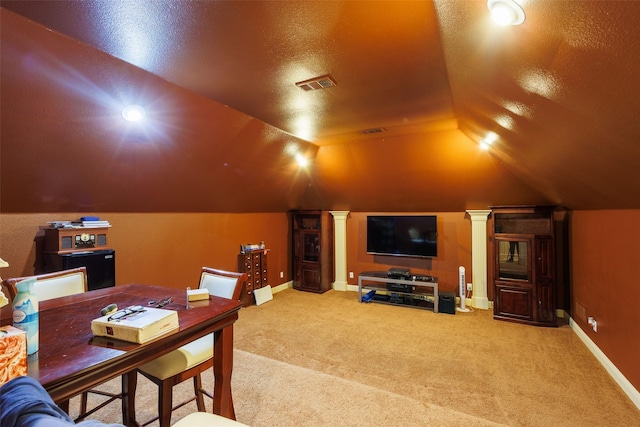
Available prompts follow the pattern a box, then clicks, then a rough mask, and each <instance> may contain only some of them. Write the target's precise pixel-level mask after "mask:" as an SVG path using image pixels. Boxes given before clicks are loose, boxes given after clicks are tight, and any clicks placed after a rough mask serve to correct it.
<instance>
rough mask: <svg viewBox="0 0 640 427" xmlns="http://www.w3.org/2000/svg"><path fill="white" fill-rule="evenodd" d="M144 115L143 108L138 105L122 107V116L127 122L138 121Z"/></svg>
mask: <svg viewBox="0 0 640 427" xmlns="http://www.w3.org/2000/svg"><path fill="white" fill-rule="evenodd" d="M144 116H145V111H144V108H142V107H141V106H139V105H127V106H126V107H124V108H123V109H122V117H123V118H124V119H125V120H126V121H128V122H139V121H140V120H142V119H144Z"/></svg>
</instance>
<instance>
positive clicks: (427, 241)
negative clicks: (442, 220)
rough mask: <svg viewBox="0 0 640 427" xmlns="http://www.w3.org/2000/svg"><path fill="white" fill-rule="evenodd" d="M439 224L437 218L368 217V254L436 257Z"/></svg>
mask: <svg viewBox="0 0 640 427" xmlns="http://www.w3.org/2000/svg"><path fill="white" fill-rule="evenodd" d="M437 223H438V221H437V217H436V216H435V215H395V216H392V215H378V216H367V253H368V254H374V255H393V256H411V257H423V258H427V257H436V256H438V228H437Z"/></svg>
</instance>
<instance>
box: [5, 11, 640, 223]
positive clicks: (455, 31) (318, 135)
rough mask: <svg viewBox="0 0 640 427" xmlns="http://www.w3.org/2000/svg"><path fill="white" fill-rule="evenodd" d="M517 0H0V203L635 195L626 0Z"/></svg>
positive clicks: (637, 157) (415, 205)
mask: <svg viewBox="0 0 640 427" xmlns="http://www.w3.org/2000/svg"><path fill="white" fill-rule="evenodd" d="M518 1H519V2H520V3H521V4H522V5H523V7H524V9H525V13H526V17H527V19H526V21H525V22H524V24H522V25H520V26H517V27H497V26H495V25H493V24H492V23H491V22H490V19H489V16H488V11H487V7H486V2H484V1H482V0H480V1H460V0H435V1H433V2H431V1H424V2H423V1H407V2H404V1H388V2H385V1H362V2H358V1H331V2H302V1H291V2H290V1H275V2H267V1H257V2H251V1H247V2H231V1H176V0H172V1H144V0H138V1H121V0H112V1H97V0H96V1H92V0H87V1H82V2H79V1H55V2H49V1H32V0H29V1H4V0H3V1H0V4H1V6H2V9H0V13H1V18H2V22H1V33H2V46H1V48H2V57H1V61H2V63H1V65H2V70H1V72H2V73H1V76H0V78H1V81H0V83H1V89H2V91H1V93H0V98H1V106H0V107H1V108H2V110H1V126H2V128H1V137H2V139H1V141H0V142H1V146H0V149H1V150H2V151H1V153H0V154H2V157H1V167H2V168H1V170H0V174H1V175H0V177H1V178H2V181H1V182H0V185H1V189H2V194H1V200H0V201H1V205H0V209H1V211H2V212H65V211H132V212H171V211H221V212H263V211H284V210H287V209H291V208H300V207H303V208H316V207H319V208H325V209H349V210H355V211H458V210H463V209H484V208H486V207H487V206H490V205H497V204H534V203H545V204H558V205H561V206H565V207H568V208H571V209H607V208H640V196H639V195H638V191H637V190H638V187H639V185H638V184H639V179H638V174H637V172H636V169H637V167H638V166H637V165H638V164H639V163H640V162H639V161H640V124H639V123H638V120H637V119H636V117H635V116H636V114H637V112H638V111H640V108H639V107H640V101H639V100H638V96H637V94H638V93H640V90H639V89H640V60H639V59H638V52H640V26H638V25H637V22H639V20H640V2H626V1H621V2H612V1H590V2H583V1H547V0H529V1H525V0H518ZM325 74H329V75H330V76H331V77H332V78H333V79H334V80H335V82H336V86H335V87H331V88H327V89H322V90H316V91H306V92H305V91H303V90H301V89H300V88H298V87H297V86H296V85H295V83H296V82H300V81H304V80H307V79H311V78H314V77H317V76H322V75H325ZM128 102H133V103H138V104H141V105H144V106H145V108H146V109H147V117H146V121H145V123H144V124H141V125H131V124H126V123H124V121H123V120H122V119H121V118H120V117H119V114H120V109H121V108H122V106H124V105H125V104H126V103H128ZM378 128H382V129H383V130H384V131H383V132H380V133H364V134H363V133H362V131H363V130H367V129H378ZM490 133H493V134H495V136H496V138H497V139H496V141H495V142H494V143H493V145H492V147H491V148H490V149H489V150H488V151H482V150H481V149H480V148H479V142H480V141H481V140H483V139H484V138H486V137H487V136H488V135H489V134H490ZM296 150H298V151H300V152H303V153H305V154H306V155H307V156H310V157H311V158H312V162H311V164H310V165H309V167H308V169H299V168H298V167H297V166H296V165H295V164H294V162H293V155H294V154H295V152H296Z"/></svg>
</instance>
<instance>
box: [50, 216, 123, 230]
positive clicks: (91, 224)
mask: <svg viewBox="0 0 640 427" xmlns="http://www.w3.org/2000/svg"><path fill="white" fill-rule="evenodd" d="M47 224H49V225H50V226H51V227H53V228H108V227H111V224H110V223H109V221H107V220H101V219H100V218H98V217H97V216H83V217H82V218H80V219H79V220H76V221H49V222H47Z"/></svg>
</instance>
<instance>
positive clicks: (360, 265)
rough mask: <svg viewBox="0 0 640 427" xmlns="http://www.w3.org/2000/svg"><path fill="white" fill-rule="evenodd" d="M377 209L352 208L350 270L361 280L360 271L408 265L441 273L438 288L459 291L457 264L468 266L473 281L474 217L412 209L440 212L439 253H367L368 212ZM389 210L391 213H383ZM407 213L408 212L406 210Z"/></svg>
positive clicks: (354, 282) (354, 281)
mask: <svg viewBox="0 0 640 427" xmlns="http://www.w3.org/2000/svg"><path fill="white" fill-rule="evenodd" d="M368 214H374V213H367V212H352V213H350V214H349V218H348V219H347V272H353V273H354V278H353V279H347V282H348V283H349V284H351V285H357V284H358V274H360V273H361V272H363V271H372V270H382V271H386V270H388V269H389V268H391V267H402V268H409V269H411V272H412V273H414V274H423V273H424V274H429V275H432V276H436V277H438V289H439V290H444V291H451V292H453V291H456V293H457V289H458V288H457V286H458V267H459V266H461V265H462V266H464V267H465V269H466V277H467V282H471V220H470V219H468V218H466V217H465V213H464V212H436V213H433V212H427V213H424V212H412V213H411V214H412V215H422V214H425V215H431V214H435V215H437V216H438V256H437V257H436V258H409V257H394V256H380V255H368V254H367V215H368ZM384 214H385V215H386V214H390V213H386V212H385V213H384ZM405 214H406V213H405Z"/></svg>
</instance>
